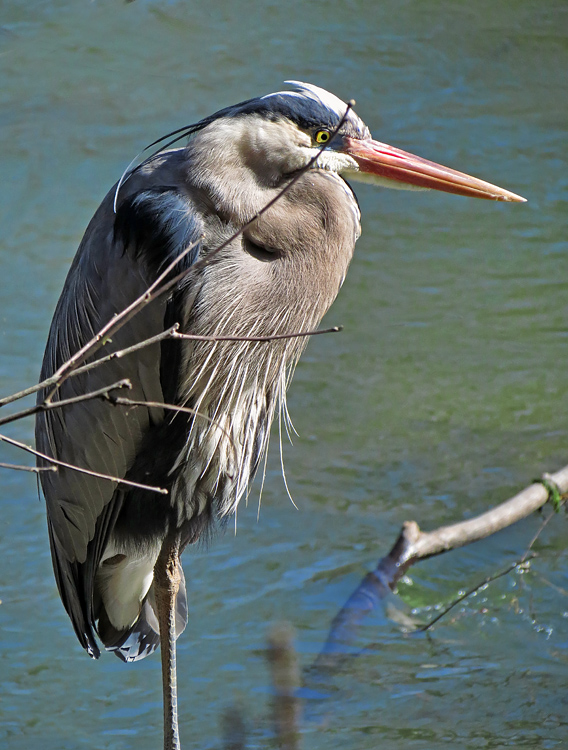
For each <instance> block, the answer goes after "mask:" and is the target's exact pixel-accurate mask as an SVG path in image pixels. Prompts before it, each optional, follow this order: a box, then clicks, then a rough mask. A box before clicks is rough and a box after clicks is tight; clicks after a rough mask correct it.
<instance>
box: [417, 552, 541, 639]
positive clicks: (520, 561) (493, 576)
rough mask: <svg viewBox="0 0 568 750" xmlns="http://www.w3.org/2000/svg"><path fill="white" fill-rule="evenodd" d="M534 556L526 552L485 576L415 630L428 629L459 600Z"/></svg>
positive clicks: (422, 630) (422, 631) (502, 576)
mask: <svg viewBox="0 0 568 750" xmlns="http://www.w3.org/2000/svg"><path fill="white" fill-rule="evenodd" d="M534 557H536V554H535V553H534V552H533V553H532V554H529V553H528V552H527V553H526V554H524V555H523V557H522V558H521V559H520V560H515V562H514V563H511V564H510V565H508V566H507V567H506V568H505V570H501V571H500V572H499V573H495V574H494V575H490V576H487V577H486V578H484V579H483V581H480V582H479V583H476V584H475V586H472V587H471V588H470V589H468V590H467V591H465V592H464V593H463V594H461V595H460V596H458V598H457V599H454V601H453V602H452V603H451V604H449V605H448V606H447V607H445V608H444V609H443V610H442V611H441V612H440V613H439V614H437V615H436V617H434V619H433V620H430V622H429V623H428V624H427V625H423V626H422V627H421V628H418V629H417V632H419V633H424V632H425V631H426V630H430V628H431V627H432V626H433V625H435V624H436V623H437V622H439V621H440V620H441V619H442V617H445V616H446V615H447V614H448V612H450V611H451V610H452V609H453V608H454V607H456V606H457V605H458V604H460V602H463V600H464V599H467V598H468V597H470V596H471V595H472V594H475V592H476V591H479V589H480V588H482V587H483V586H487V584H488V583H492V582H493V581H497V580H498V579H499V578H504V577H505V576H508V575H509V573H512V572H513V570H516V569H517V568H520V567H522V566H523V565H525V563H526V562H527V559H528V560H532V559H533V558H534Z"/></svg>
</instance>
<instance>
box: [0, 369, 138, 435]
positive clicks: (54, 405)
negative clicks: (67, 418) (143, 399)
mask: <svg viewBox="0 0 568 750" xmlns="http://www.w3.org/2000/svg"><path fill="white" fill-rule="evenodd" d="M122 388H132V383H131V382H130V380H128V379H126V378H124V379H123V380H118V381H117V382H116V383H113V384H112V385H107V386H105V387H104V388H99V389H98V390H96V391H89V392H88V393H82V394H81V395H79V396H73V397H72V398H64V399H61V401H44V402H42V403H41V404H36V406H30V407H29V409H22V410H21V411H18V412H16V413H15V414H10V415H9V416H8V417H2V418H1V419H0V426H4V425H6V424H10V422H15V421H16V420H18V419H23V418H24V417H31V416H32V415H34V414H38V413H39V412H44V411H53V410H54V409H61V408H62V407H64V406H69V405H70V404H79V403H81V402H82V401H92V400H93V399H96V398H102V397H104V396H105V395H108V394H109V393H110V391H116V390H120V389H122Z"/></svg>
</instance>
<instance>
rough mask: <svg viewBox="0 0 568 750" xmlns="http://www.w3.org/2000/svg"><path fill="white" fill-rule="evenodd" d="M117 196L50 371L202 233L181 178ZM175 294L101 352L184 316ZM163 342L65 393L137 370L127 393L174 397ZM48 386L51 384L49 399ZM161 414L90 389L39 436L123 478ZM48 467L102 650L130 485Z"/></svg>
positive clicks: (80, 255) (61, 575)
mask: <svg viewBox="0 0 568 750" xmlns="http://www.w3.org/2000/svg"><path fill="white" fill-rule="evenodd" d="M133 182H135V181H133ZM148 182H149V180H148ZM138 183H139V184H138V188H140V187H141V186H140V181H139V180H138ZM158 183H159V180H158ZM113 198H114V191H111V192H110V193H109V195H107V197H106V198H105V200H104V201H103V203H102V205H101V206H100V208H99V209H98V211H97V212H96V214H95V216H94V217H93V219H92V221H91V223H90V224H89V227H88V229H87V232H86V234H85V237H84V239H83V241H82V243H81V246H80V248H79V250H78V252H77V255H76V257H75V260H74V261H73V264H72V267H71V269H70V271H69V275H68V277H67V280H66V282H65V286H64V289H63V292H62V295H61V298H60V300H59V303H58V305H57V308H56V311H55V315H54V318H53V321H52V324H51V329H50V333H49V338H48V342H47V347H46V351H45V356H44V361H43V367H42V372H41V379H42V380H43V379H45V378H46V377H48V376H50V375H51V374H52V373H53V372H55V371H56V370H57V369H58V368H59V367H60V366H61V365H62V364H63V363H64V362H65V361H66V360H67V359H68V358H69V357H70V356H71V355H72V354H73V353H75V352H76V351H77V350H78V349H79V348H80V347H82V346H83V345H84V344H85V343H86V342H87V341H89V340H90V339H91V338H92V336H93V335H94V334H95V333H96V332H97V331H98V330H99V329H100V328H101V326H103V325H104V324H105V323H106V322H107V321H108V320H110V319H111V318H112V316H113V315H115V314H117V313H119V312H121V311H122V310H123V309H124V308H125V307H126V306H127V305H128V304H130V303H131V302H132V301H133V300H134V299H136V298H137V297H138V296H139V295H140V294H142V293H143V292H144V291H145V289H146V288H147V287H148V285H149V284H150V283H152V281H153V280H154V279H155V278H156V276H157V275H158V273H159V272H160V270H163V268H164V267H165V266H166V265H167V264H168V263H169V262H171V260H173V259H175V258H176V257H177V256H178V255H179V254H180V253H181V252H182V251H183V250H184V249H185V248H187V247H188V246H189V245H190V244H193V243H196V242H197V240H198V238H199V237H200V235H201V222H200V219H199V217H198V216H197V215H196V212H195V210H194V208H193V206H192V204H191V203H190V201H189V199H188V198H187V196H186V195H185V194H184V193H183V192H182V191H180V190H178V189H177V188H175V187H172V186H168V185H163V184H161V185H160V184H158V186H152V185H150V186H149V187H144V184H143V183H142V189H138V190H135V191H134V192H133V191H132V188H131V190H130V194H129V195H127V196H126V197H125V198H124V199H123V201H122V203H121V205H120V207H119V208H118V211H117V214H116V215H115V214H114V211H113V208H112V202H113ZM197 255H198V247H197V246H196V247H195V249H194V250H192V252H190V253H189V254H188V255H187V256H186V258H185V259H184V260H183V261H181V264H182V265H185V266H187V267H188V266H189V265H191V264H192V263H193V262H194V261H195V258H196V257H197ZM178 270H180V269H179V267H177V268H176V271H178ZM175 297H176V295H173V296H172V297H170V298H169V300H168V299H161V300H156V301H154V302H152V303H150V304H149V305H148V306H146V307H145V308H144V309H143V310H142V311H141V312H140V313H139V314H138V315H136V316H135V317H134V318H132V320H130V321H129V322H128V323H127V324H126V325H125V326H124V327H123V328H121V329H120V330H119V331H118V332H117V333H116V334H115V335H113V336H112V341H111V342H109V343H108V344H107V345H106V346H104V347H102V349H100V350H99V352H98V353H97V354H96V355H95V357H102V356H105V355H106V354H108V353H110V352H111V351H117V350H120V349H123V348H125V347H128V346H130V345H132V344H134V343H137V342H140V341H143V340H144V339H147V338H149V337H150V336H153V335H155V334H158V333H160V332H161V331H163V330H164V329H165V327H167V325H170V324H172V323H173V322H174V321H175V319H176V317H175V315H176V310H175V309H172V305H173V304H174V302H173V299H174V298H175ZM177 297H179V295H177ZM162 351H163V348H162V347H161V346H160V344H154V345H152V346H149V347H146V348H144V349H141V350H140V351H138V352H136V353H135V354H131V355H128V356H126V357H124V358H118V359H113V360H111V361H110V362H108V363H105V364H104V365H101V366H100V367H97V368H95V369H93V370H91V371H90V372H88V373H85V374H83V375H78V376H75V377H71V378H69V379H68V380H66V381H65V382H64V383H63V385H62V386H61V388H60V390H59V392H58V398H60V399H66V398H70V397H72V396H77V395H81V394H84V393H88V392H91V391H94V390H97V389H99V388H102V387H104V386H108V385H110V384H111V383H114V382H116V381H118V380H121V379H122V378H128V379H130V381H131V382H132V390H131V391H128V392H127V394H126V395H128V397H129V398H132V399H134V400H143V401H164V400H167V399H170V400H171V399H172V398H173V391H174V390H175V383H176V382H177V378H178V372H177V371H176V370H177V368H179V357H178V358H177V362H176V361H175V360H176V358H175V357H174V358H173V359H174V361H173V362H172V363H171V364H172V366H169V367H167V368H164V367H161V364H162V363H161V355H162ZM44 395H45V394H40V395H39V400H41V398H43V397H44ZM162 420H163V414H162V410H160V409H155V408H154V409H151V408H146V407H137V408H130V409H128V410H127V409H126V408H124V407H119V406H113V405H111V404H109V403H108V402H105V401H101V400H98V399H97V400H89V401H84V402H82V403H79V404H76V405H73V406H69V407H64V408H61V409H56V410H53V411H50V412H43V413H40V415H39V416H38V419H37V424H36V444H37V448H38V450H39V451H40V452H42V453H45V454H48V455H49V456H52V457H54V458H57V459H59V460H61V461H65V462H66V463H69V464H73V465H75V466H79V467H84V468H88V469H90V470H94V471H97V472H100V473H104V474H110V475H112V476H116V477H120V478H123V477H125V475H126V474H127V473H128V471H129V469H130V468H131V467H132V465H133V463H134V461H135V458H136V455H137V452H138V450H139V449H140V446H141V443H142V441H143V439H144V436H145V435H146V434H147V433H148V431H149V430H150V429H151V428H152V426H154V425H157V424H159V423H160V422H161V421H162ZM40 476H41V483H42V487H43V491H44V494H45V499H46V504H47V515H48V529H49V537H50V544H51V552H52V559H53V567H54V571H55V577H56V581H57V585H58V588H59V592H60V594H61V598H62V601H63V604H64V606H65V609H66V610H67V612H68V614H69V616H70V618H71V620H72V622H73V626H74V628H75V632H76V633H77V636H78V638H79V641H80V642H81V645H82V646H83V647H84V648H85V649H87V651H88V652H89V653H90V654H91V655H92V656H95V657H96V656H98V655H99V649H98V646H97V644H96V641H95V637H94V621H93V601H92V598H93V581H94V574H95V572H96V569H97V566H98V563H99V561H100V558H101V555H102V552H103V551H104V547H105V544H106V541H107V539H108V534H109V533H110V530H111V529H112V526H113V524H114V521H115V520H116V515H117V512H118V510H119V505H120V503H119V498H120V495H121V490H117V484H116V483H115V482H111V481H108V480H104V479H99V478H95V477H91V476H88V475H85V474H81V473H79V472H76V471H73V470H70V469H65V468H60V469H59V470H58V471H57V472H42V473H41V475H40ZM123 487H124V486H123Z"/></svg>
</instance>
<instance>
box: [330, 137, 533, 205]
mask: <svg viewBox="0 0 568 750" xmlns="http://www.w3.org/2000/svg"><path fill="white" fill-rule="evenodd" d="M343 148H344V151H345V153H347V154H349V156H352V157H353V158H354V159H355V161H356V162H357V164H358V165H359V169H360V171H361V172H363V173H366V174H369V175H377V176H378V177H382V178H383V179H387V180H394V181H395V182H401V183H406V184H407V185H415V186H417V187H421V188H431V189H433V190H443V191H444V192H446V193H455V194H456V195H466V196H469V197H471V198H486V199H487V200H492V201H515V202H518V203H525V202H526V198H521V196H520V195H515V193H510V192H509V191H508V190H503V188H500V187H497V186H496V185H492V184H491V183H489V182H484V181H483V180H478V179H477V178H476V177H470V176H469V175H467V174H464V173H463V172H457V171H456V170H455V169H450V168H449V167H443V166H442V165H441V164H436V163H435V162H433V161H428V160H427V159H422V158H421V157H420V156H414V155H413V154H409V153H407V152H406V151H402V150H401V149H399V148H394V146H387V144H386V143H379V142H378V141H373V140H371V139H369V140H359V139H357V138H350V137H349V136H345V137H344V139H343ZM393 187H394V186H393Z"/></svg>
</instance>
